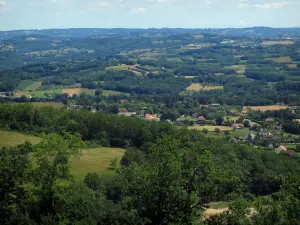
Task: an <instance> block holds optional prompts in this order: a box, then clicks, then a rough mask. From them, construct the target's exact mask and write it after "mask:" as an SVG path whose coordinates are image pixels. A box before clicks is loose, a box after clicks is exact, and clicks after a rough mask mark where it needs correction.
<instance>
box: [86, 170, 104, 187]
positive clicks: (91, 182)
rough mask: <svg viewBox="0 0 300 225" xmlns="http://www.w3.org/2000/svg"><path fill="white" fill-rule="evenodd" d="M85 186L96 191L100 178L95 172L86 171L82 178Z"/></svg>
mask: <svg viewBox="0 0 300 225" xmlns="http://www.w3.org/2000/svg"><path fill="white" fill-rule="evenodd" d="M84 183H85V185H86V186H88V187H89V188H91V189H92V190H94V191H96V190H97V189H98V188H99V187H100V185H101V179H100V177H99V175H98V174H97V173H88V174H87V175H86V177H85V178H84Z"/></svg>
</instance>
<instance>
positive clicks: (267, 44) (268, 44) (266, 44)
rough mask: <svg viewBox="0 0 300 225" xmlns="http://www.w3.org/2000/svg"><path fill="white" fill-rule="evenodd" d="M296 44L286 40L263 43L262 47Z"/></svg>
mask: <svg viewBox="0 0 300 225" xmlns="http://www.w3.org/2000/svg"><path fill="white" fill-rule="evenodd" d="M294 43H295V42H293V41H289V40H285V41H263V42H262V43H261V45H262V46H270V45H292V44H294Z"/></svg>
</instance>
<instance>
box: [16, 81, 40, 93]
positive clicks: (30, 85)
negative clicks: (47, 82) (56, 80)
mask: <svg viewBox="0 0 300 225" xmlns="http://www.w3.org/2000/svg"><path fill="white" fill-rule="evenodd" d="M42 83H43V82H42V81H31V80H24V81H22V82H21V83H20V85H19V87H18V89H20V90H24V91H35V90H37V89H39V88H40V87H41V86H42Z"/></svg>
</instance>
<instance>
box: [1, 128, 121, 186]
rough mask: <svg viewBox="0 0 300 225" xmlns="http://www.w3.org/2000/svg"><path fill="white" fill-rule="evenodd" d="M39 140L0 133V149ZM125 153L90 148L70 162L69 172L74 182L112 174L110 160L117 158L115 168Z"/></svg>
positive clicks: (117, 150) (118, 149)
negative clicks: (92, 176)
mask: <svg viewBox="0 0 300 225" xmlns="http://www.w3.org/2000/svg"><path fill="white" fill-rule="evenodd" d="M40 140H41V139H40V138H39V137H36V136H33V135H26V134H22V133H18V132H9V131H0V147H13V146H17V145H19V144H24V143H25V141H29V142H31V143H32V144H37V143H39V142H40ZM124 153H125V150H124V149H121V148H102V147H101V148H90V149H84V150H82V154H81V155H80V156H79V157H72V158H71V160H70V165H71V172H72V174H73V175H74V177H75V179H76V180H83V179H84V178H85V176H86V174H87V173H89V172H91V173H92V172H95V173H99V174H113V173H115V171H113V170H110V169H109V165H110V160H112V159H114V158H117V166H118V167H119V165H120V160H121V159H122V157H123V155H124Z"/></svg>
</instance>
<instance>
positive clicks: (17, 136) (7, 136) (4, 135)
mask: <svg viewBox="0 0 300 225" xmlns="http://www.w3.org/2000/svg"><path fill="white" fill-rule="evenodd" d="M25 141H29V142H31V143H32V144H37V143H39V141H40V138H39V137H36V136H33V135H26V134H21V133H18V132H10V131H0V147H4V146H5V147H12V146H17V145H20V144H24V143H25Z"/></svg>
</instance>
